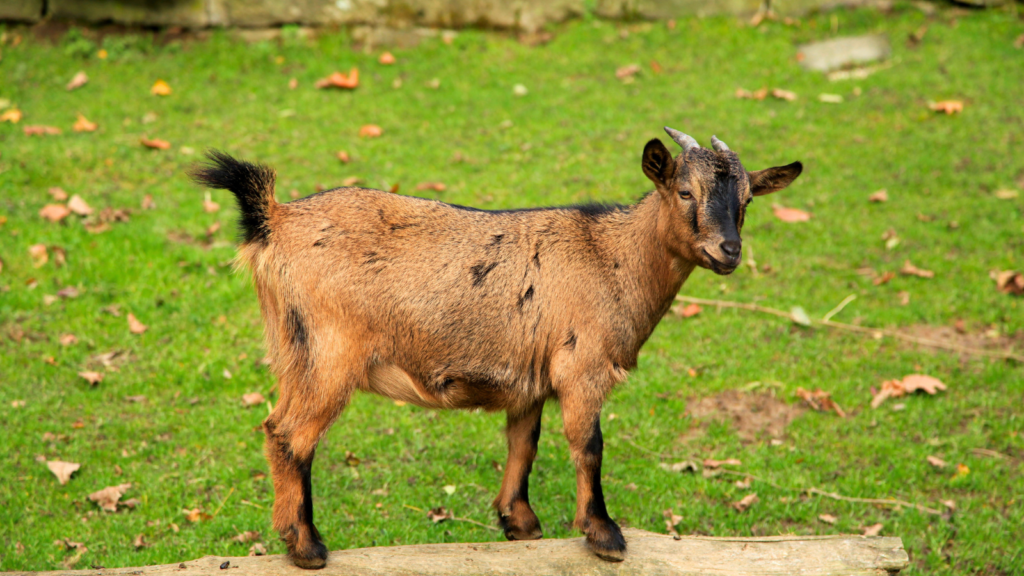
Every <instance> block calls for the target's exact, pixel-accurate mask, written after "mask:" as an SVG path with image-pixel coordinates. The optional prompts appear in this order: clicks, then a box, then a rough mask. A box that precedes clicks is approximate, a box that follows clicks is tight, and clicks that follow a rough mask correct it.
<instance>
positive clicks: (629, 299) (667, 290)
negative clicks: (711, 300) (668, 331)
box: [605, 192, 694, 344]
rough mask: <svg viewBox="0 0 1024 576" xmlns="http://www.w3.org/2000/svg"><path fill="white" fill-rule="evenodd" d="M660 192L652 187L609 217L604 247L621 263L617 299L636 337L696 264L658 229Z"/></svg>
mask: <svg viewBox="0 0 1024 576" xmlns="http://www.w3.org/2000/svg"><path fill="white" fill-rule="evenodd" d="M661 204H662V199H661V196H660V194H658V193H657V192H652V193H651V194H648V195H647V196H645V197H644V198H643V199H641V200H640V202H638V203H637V204H635V205H634V206H632V207H630V209H629V210H627V211H623V212H621V213H619V214H618V215H617V216H618V217H617V218H615V219H613V220H609V222H608V226H607V228H606V229H605V234H607V236H606V237H607V238H608V245H607V249H608V250H609V252H610V253H611V254H610V255H611V256H612V257H613V258H612V259H613V260H614V261H615V262H618V263H619V266H620V268H619V269H618V270H616V272H617V274H615V276H616V278H617V279H618V280H619V283H620V286H621V288H622V289H623V291H624V294H623V295H622V296H623V298H622V300H621V302H620V304H621V305H622V306H623V308H624V310H623V312H625V313H626V315H627V317H628V318H629V320H630V322H631V323H632V324H633V326H634V328H635V329H636V332H637V336H638V337H639V338H640V342H639V344H642V343H643V341H644V340H646V339H647V337H648V336H650V333H651V332H652V331H653V330H654V327H655V326H656V325H657V324H658V321H660V320H661V317H662V316H663V315H664V314H665V312H667V311H668V309H669V307H670V306H671V305H672V301H673V299H674V298H675V295H676V294H677V293H678V292H679V289H680V288H681V287H682V285H683V282H685V281H686V278H687V277H688V276H689V275H690V272H692V271H693V268H694V264H693V263H692V262H688V261H686V260H684V259H682V258H680V257H679V256H678V255H677V254H674V253H673V252H672V251H671V250H670V249H669V247H668V246H667V245H666V243H665V242H664V240H663V239H662V237H661V234H660V233H659V228H660V227H659V225H658V222H659V219H660V218H664V215H663V214H662V212H663V211H662V205H661Z"/></svg>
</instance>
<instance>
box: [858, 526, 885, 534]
mask: <svg viewBox="0 0 1024 576" xmlns="http://www.w3.org/2000/svg"><path fill="white" fill-rule="evenodd" d="M884 527H885V525H884V524H882V523H878V524H872V525H871V526H865V527H864V531H863V532H861V534H863V535H864V536H878V535H879V534H881V533H882V528H884Z"/></svg>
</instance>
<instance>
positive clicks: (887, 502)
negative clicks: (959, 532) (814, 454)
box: [807, 488, 942, 515]
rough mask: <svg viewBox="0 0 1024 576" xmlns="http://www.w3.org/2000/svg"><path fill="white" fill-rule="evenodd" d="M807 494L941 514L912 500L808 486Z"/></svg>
mask: <svg viewBox="0 0 1024 576" xmlns="http://www.w3.org/2000/svg"><path fill="white" fill-rule="evenodd" d="M807 493H808V494H817V495H818V496H824V497H826V498H832V499H834V500H842V501H844V502H859V503H861V504H882V505H884V506H907V507H909V508H916V509H917V510H920V511H921V512H925V513H928V514H935V515H941V514H942V512H941V511H939V510H936V509H934V508H929V507H927V506H922V505H920V504H914V503H913V502H905V501H903V500H895V499H892V498H854V497H852V496H843V495H842V494H836V493H834V492H825V491H824V490H821V489H819V488H808V489H807Z"/></svg>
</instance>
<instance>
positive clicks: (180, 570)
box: [36, 529, 908, 576]
mask: <svg viewBox="0 0 1024 576" xmlns="http://www.w3.org/2000/svg"><path fill="white" fill-rule="evenodd" d="M623 532H624V533H625V536H626V540H627V542H628V543H629V549H628V551H627V555H626V560H625V561H624V562H621V563H609V562H605V561H603V560H600V559H598V558H596V557H595V556H594V555H593V554H592V553H591V552H590V551H589V550H588V549H587V547H586V544H585V543H584V541H583V538H572V539H566V540H534V541H529V542H483V543H475V544H420V545H413V546H395V547H381V548H359V549H356V550H339V551H336V552H331V555H330V558H329V559H328V560H327V567H326V568H323V569H322V570H317V571H306V570H302V569H300V568H296V567H295V566H294V565H292V563H291V562H290V561H289V560H288V558H287V557H286V556H280V555H278V556H250V557H237V558H232V557H223V556H205V557H203V558H200V559H198V560H191V561H188V562H182V563H180V564H164V565H161V566H143V567H138V568H104V569H99V570H70V571H58V572H40V573H36V574H37V575H49V576H87V575H88V576H128V575H132V576H135V575H138V576H144V575H171V574H173V575H175V576H200V575H202V576H212V575H218V576H241V575H245V576H250V575H251V576H271V575H273V576H279V575H280V576H284V575H290V576H294V575H300V574H301V575H304V576H314V575H315V576H335V575H337V576H341V575H344V576H384V575H387V576H414V575H415V576H424V575H427V576H462V575H467V576H468V575H471V574H472V575H495V576H498V575H513V574H517V575H527V576H530V575H541V574H543V575H562V574H587V575H601V576H606V575H607V576H612V575H617V576H627V575H629V576H633V575H637V576H639V575H643V576H662V575H664V576H668V575H673V576H678V575H697V574H701V575H708V574H714V575H715V576H754V575H756V576H772V575H779V576H791V575H793V574H799V575H801V576H816V575H820V576H825V575H829V576H861V575H863V576H868V575H870V576H884V575H888V574H895V573H897V572H899V571H900V570H902V569H903V568H905V567H906V566H907V563H908V557H907V553H906V552H905V551H904V550H903V542H902V541H901V540H900V539H899V538H892V537H878V536H875V537H864V536H771V537H766V538H711V537H699V536H684V537H683V538H682V539H681V540H674V539H673V538H672V537H670V536H665V535H662V534H653V533H651V532H645V531H643V530H636V529H626V530H624V531H623ZM225 564H226V566H225Z"/></svg>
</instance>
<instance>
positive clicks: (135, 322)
mask: <svg viewBox="0 0 1024 576" xmlns="http://www.w3.org/2000/svg"><path fill="white" fill-rule="evenodd" d="M148 328H149V327H148V326H146V325H145V324H143V323H142V322H139V319H138V318H136V317H135V315H134V314H132V313H131V312H129V313H128V330H129V331H131V333H132V334H142V333H143V332H145V331H146V330H147V329H148Z"/></svg>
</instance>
